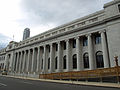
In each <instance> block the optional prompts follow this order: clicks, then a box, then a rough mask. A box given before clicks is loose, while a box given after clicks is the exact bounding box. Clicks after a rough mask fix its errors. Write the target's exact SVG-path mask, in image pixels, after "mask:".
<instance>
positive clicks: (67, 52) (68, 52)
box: [66, 40, 72, 72]
mask: <svg viewBox="0 0 120 90" xmlns="http://www.w3.org/2000/svg"><path fill="white" fill-rule="evenodd" d="M66 46H67V47H66V59H67V71H68V72H69V71H71V70H72V61H71V55H70V52H71V50H70V40H66Z"/></svg>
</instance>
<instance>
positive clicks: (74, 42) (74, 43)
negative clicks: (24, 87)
mask: <svg viewBox="0 0 120 90" xmlns="http://www.w3.org/2000/svg"><path fill="white" fill-rule="evenodd" d="M73 48H76V40H75V39H74V40H73Z"/></svg>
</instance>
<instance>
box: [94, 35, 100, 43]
mask: <svg viewBox="0 0 120 90" xmlns="http://www.w3.org/2000/svg"><path fill="white" fill-rule="evenodd" d="M100 43H101V36H100V34H98V35H96V36H95V44H100Z"/></svg>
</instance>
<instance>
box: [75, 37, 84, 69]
mask: <svg viewBox="0 0 120 90" xmlns="http://www.w3.org/2000/svg"><path fill="white" fill-rule="evenodd" d="M75 39H76V53H77V71H81V70H83V61H82V50H81V49H82V47H81V44H80V37H76V38H75Z"/></svg>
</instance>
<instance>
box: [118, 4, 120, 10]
mask: <svg viewBox="0 0 120 90" xmlns="http://www.w3.org/2000/svg"><path fill="white" fill-rule="evenodd" d="M118 9H119V12H120V4H119V5H118Z"/></svg>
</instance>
